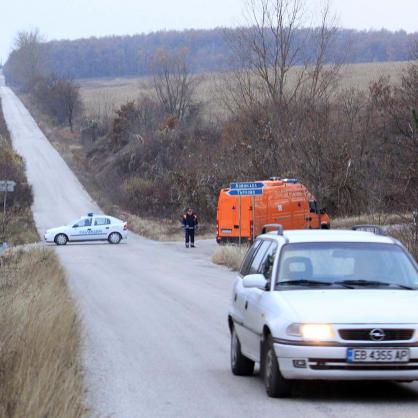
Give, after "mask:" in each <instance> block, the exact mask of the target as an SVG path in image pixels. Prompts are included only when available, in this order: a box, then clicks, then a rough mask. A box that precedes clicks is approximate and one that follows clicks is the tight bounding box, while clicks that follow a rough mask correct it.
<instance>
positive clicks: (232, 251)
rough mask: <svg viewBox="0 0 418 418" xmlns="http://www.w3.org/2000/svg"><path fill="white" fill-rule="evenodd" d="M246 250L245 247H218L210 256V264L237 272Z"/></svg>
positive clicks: (246, 247)
mask: <svg viewBox="0 0 418 418" xmlns="http://www.w3.org/2000/svg"><path fill="white" fill-rule="evenodd" d="M247 250H248V246H247V245H242V246H241V247H239V246H238V245H220V246H219V247H217V248H216V250H215V252H214V253H213V255H212V262H213V263H215V264H219V265H221V266H226V267H228V268H230V269H231V270H234V271H238V270H239V268H240V266H241V263H242V260H243V259H244V256H245V254H246V252H247Z"/></svg>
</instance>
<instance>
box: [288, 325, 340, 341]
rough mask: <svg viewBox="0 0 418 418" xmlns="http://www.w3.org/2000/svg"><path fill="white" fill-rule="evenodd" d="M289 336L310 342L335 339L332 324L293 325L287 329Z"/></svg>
mask: <svg viewBox="0 0 418 418" xmlns="http://www.w3.org/2000/svg"><path fill="white" fill-rule="evenodd" d="M287 334H288V335H291V336H292V337H301V338H303V339H304V340H308V341H324V340H325V341H326V340H330V339H332V338H334V337H335V332H334V328H333V327H332V325H330V324H291V325H289V326H288V327H287Z"/></svg>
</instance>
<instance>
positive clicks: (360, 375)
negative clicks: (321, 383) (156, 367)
mask: <svg viewBox="0 0 418 418" xmlns="http://www.w3.org/2000/svg"><path fill="white" fill-rule="evenodd" d="M276 228H277V231H275V232H270V233H268V234H264V235H261V236H260V237H258V238H257V239H256V241H255V242H254V244H253V245H252V246H251V248H250V249H249V251H248V253H247V255H246V257H245V259H244V261H243V264H242V267H241V271H240V273H239V276H238V277H237V279H236V281H235V284H234V288H233V294H232V301H231V305H230V309H229V315H228V325H229V329H230V331H231V368H232V372H233V373H234V374H235V375H241V376H243V375H252V374H253V370H254V364H255V363H260V370H261V374H262V376H263V379H264V384H265V387H266V391H267V394H268V395H269V396H272V397H285V396H289V395H290V393H291V386H292V383H293V381H295V380H394V381H402V382H410V381H414V380H418V266H417V263H416V261H415V260H414V259H413V257H412V256H411V255H410V254H409V253H408V252H407V250H406V249H405V248H404V247H403V246H402V244H400V243H399V242H398V241H396V240H395V239H393V238H390V237H386V236H383V235H377V234H374V233H372V232H364V231H363V232H360V231H337V230H330V231H321V230H315V231H314V230H304V231H284V232H283V229H281V228H280V226H279V225H277V226H276Z"/></svg>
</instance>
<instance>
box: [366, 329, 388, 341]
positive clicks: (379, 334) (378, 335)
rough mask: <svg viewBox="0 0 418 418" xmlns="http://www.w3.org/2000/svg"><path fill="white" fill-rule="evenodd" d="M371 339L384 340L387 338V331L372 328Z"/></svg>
mask: <svg viewBox="0 0 418 418" xmlns="http://www.w3.org/2000/svg"><path fill="white" fill-rule="evenodd" d="M369 335H370V339H372V340H373V341H383V339H384V338H385V336H386V334H385V331H383V329H377V328H376V329H372V330H371V331H370V334H369Z"/></svg>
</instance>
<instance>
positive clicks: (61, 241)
mask: <svg viewBox="0 0 418 418" xmlns="http://www.w3.org/2000/svg"><path fill="white" fill-rule="evenodd" d="M67 241H68V238H67V235H65V234H58V235H57V236H56V237H55V239H54V242H55V244H57V245H65V244H66V243H67Z"/></svg>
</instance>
